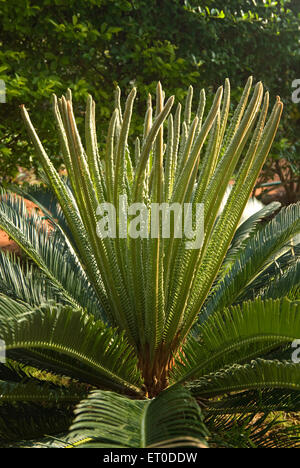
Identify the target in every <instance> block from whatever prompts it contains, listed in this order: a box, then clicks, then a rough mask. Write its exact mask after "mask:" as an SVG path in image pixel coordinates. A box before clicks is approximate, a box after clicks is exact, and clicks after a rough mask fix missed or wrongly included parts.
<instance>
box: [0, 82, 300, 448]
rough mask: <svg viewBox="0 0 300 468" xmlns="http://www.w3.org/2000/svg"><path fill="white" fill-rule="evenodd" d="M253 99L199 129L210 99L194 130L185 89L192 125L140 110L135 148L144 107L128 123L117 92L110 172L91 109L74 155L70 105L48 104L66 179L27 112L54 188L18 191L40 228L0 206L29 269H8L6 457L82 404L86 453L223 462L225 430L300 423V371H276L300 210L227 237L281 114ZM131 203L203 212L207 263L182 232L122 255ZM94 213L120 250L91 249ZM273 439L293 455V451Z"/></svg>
mask: <svg viewBox="0 0 300 468" xmlns="http://www.w3.org/2000/svg"><path fill="white" fill-rule="evenodd" d="M251 87H252V79H251V78H250V79H249V80H248V82H247V84H246V86H245V89H244V92H243V94H242V97H241V100H240V103H239V105H238V106H237V108H236V109H235V111H234V112H233V113H232V114H231V109H230V85H229V81H228V80H226V82H225V88H224V95H223V88H222V87H221V88H219V89H218V90H217V92H216V95H215V97H214V100H213V103H212V105H211V107H210V109H209V110H208V112H206V109H205V108H206V98H205V92H204V90H202V91H201V93H200V100H199V105H198V108H197V111H196V113H195V114H193V111H192V97H193V89H192V88H191V87H190V89H189V90H188V94H187V98H186V103H185V109H184V112H183V113H181V105H180V104H178V106H177V108H176V111H175V112H174V114H172V113H171V111H172V108H173V104H174V98H173V97H171V98H169V99H168V100H167V102H164V101H165V99H164V93H163V91H162V88H161V85H160V84H158V86H157V94H156V106H155V114H154V116H153V108H152V103H151V97H150V96H149V98H148V101H147V111H146V116H145V124H144V132H143V135H142V136H141V137H140V138H136V140H135V141H134V143H133V142H132V141H130V139H129V140H128V135H129V130H130V122H131V116H132V110H133V105H134V100H135V97H136V90H135V89H133V90H132V91H131V92H130V94H129V96H128V98H127V100H126V104H125V109H124V113H123V112H122V109H121V104H120V91H119V89H117V90H116V99H115V104H116V105H115V110H114V112H113V114H112V117H111V120H110V123H109V127H108V134H107V138H106V150H105V152H104V154H102V153H101V154H99V150H98V145H97V141H96V128H95V103H94V102H93V100H92V98H91V97H90V96H89V97H88V100H87V108H86V117H85V143H82V141H81V139H80V136H79V132H78V129H77V126H76V122H75V118H74V114H73V105H72V97H71V92H70V91H68V92H67V95H66V97H62V98H61V99H57V98H56V96H54V97H53V111H54V116H55V120H56V124H57V130H58V136H59V139H60V144H61V152H62V155H63V158H64V163H65V166H66V169H67V173H68V177H67V178H65V177H61V176H59V174H58V173H57V172H56V170H55V169H54V167H53V165H52V163H51V161H50V159H49V157H48V156H47V153H46V151H45V149H44V148H43V146H42V144H41V142H40V140H39V138H38V136H37V134H36V132H35V130H34V127H33V125H32V124H31V121H30V119H29V116H28V114H27V111H26V110H25V108H24V107H23V108H22V115H23V118H24V121H25V124H26V127H27V129H28V131H29V134H30V137H31V139H32V141H33V143H34V146H35V149H36V153H37V155H38V158H39V160H40V163H41V165H42V167H43V178H44V180H45V183H46V185H47V186H46V187H44V186H41V187H30V188H28V190H27V191H26V192H25V189H23V190H21V189H20V188H18V189H15V190H16V191H17V192H18V194H23V195H24V196H25V197H27V198H30V199H31V200H33V201H34V202H36V203H37V205H38V206H39V208H40V209H41V210H42V215H40V214H38V213H33V214H29V213H28V212H27V211H26V208H25V205H24V202H23V201H22V199H21V198H20V197H19V195H18V196H17V195H15V194H13V193H12V192H4V191H2V196H1V204H0V227H1V228H2V229H4V230H5V231H6V232H7V233H8V234H9V235H10V237H11V238H12V239H14V240H15V241H16V242H17V243H18V244H19V246H20V247H21V248H22V249H23V251H24V252H25V253H26V255H27V258H28V260H26V261H25V262H20V260H19V259H17V258H15V257H13V256H11V255H8V254H4V253H1V256H0V291H1V295H0V338H1V339H2V340H3V341H2V343H3V346H2V348H3V350H4V349H5V351H6V357H7V360H6V363H2V364H1V366H0V379H1V380H0V386H1V392H0V393H1V397H0V401H1V406H0V434H1V437H2V439H3V440H6V442H7V443H8V442H9V441H10V440H14V439H18V438H21V439H30V438H34V437H38V436H43V435H45V434H48V435H49V434H57V433H61V432H63V431H66V430H67V429H68V427H69V425H70V424H71V421H72V409H73V408H74V405H76V404H77V403H78V406H77V408H76V410H75V414H76V417H75V420H74V421H73V423H72V426H71V430H70V433H69V435H67V436H64V437H66V439H69V440H70V441H71V442H69V443H72V441H74V440H76V438H78V439H84V446H92V447H118V446H121V447H147V446H156V447H161V446H164V447H170V446H184V445H185V446H199V447H203V446H207V444H209V441H210V440H211V441H215V442H216V443H224V444H227V445H228V444H229V445H230V442H228V441H227V442H225V441H224V440H223V441H221V442H220V435H218V434H220V431H222V429H224V428H226V434H230V430H231V429H232V428H233V427H234V424H235V423H240V424H241V426H242V427H246V426H247V424H248V423H249V422H250V420H251V417H250V416H249V414H253V413H255V412H258V411H259V412H261V413H263V412H264V413H266V414H267V413H268V412H269V411H271V410H272V411H273V410H287V411H291V410H297V408H298V407H299V401H300V399H299V385H300V370H299V369H300V368H299V367H298V365H296V364H294V363H292V362H291V361H289V360H286V361H284V360H283V357H284V356H285V354H284V353H285V352H286V351H287V349H288V346H289V345H290V342H291V341H293V340H294V339H297V338H299V337H300V318H299V312H300V311H299V302H298V301H297V298H298V297H299V295H298V288H299V261H298V258H299V246H297V245H294V244H293V242H292V241H291V240H292V239H293V238H294V236H295V235H296V234H297V233H298V232H299V230H300V220H299V211H300V209H299V205H293V206H290V207H288V208H284V209H282V210H281V211H280V212H279V213H278V214H276V215H275V213H276V212H278V211H279V205H278V204H277V203H274V204H272V205H270V206H269V207H266V208H264V209H263V210H261V211H260V212H259V213H256V214H254V215H253V216H252V217H251V218H250V219H248V220H247V221H245V222H244V223H243V224H241V225H240V226H239V227H238V229H237V226H238V225H239V220H240V217H241V215H242V213H243V210H244V208H245V205H246V203H247V200H248V198H249V196H250V194H251V190H252V188H253V185H254V183H255V181H256V178H257V176H258V174H259V172H260V169H261V167H262V165H263V163H264V161H265V159H266V157H267V155H268V153H269V150H270V148H271V145H272V142H273V139H274V137H275V134H276V130H277V127H278V124H279V121H280V116H281V112H282V103H281V102H280V99H279V98H277V99H276V102H275V105H274V107H273V110H272V111H271V113H270V115H269V116H268V107H269V96H268V93H265V95H264V92H263V86H262V84H261V83H258V84H257V85H256V86H255V88H254V91H253V94H252V97H251V98H250V93H251ZM248 101H249V102H248ZM181 114H183V115H181ZM192 115H193V118H192ZM233 174H235V175H236V177H235V184H234V186H233V189H232V191H231V193H230V196H229V198H228V200H227V203H226V205H225V207H224V209H223V211H222V212H221V214H220V206H221V203H222V200H223V198H224V194H225V191H226V188H227V186H228V183H229V181H230V180H231V178H232V177H233ZM124 195H126V200H127V203H128V204H131V205H132V204H134V203H143V204H144V205H145V206H146V207H149V206H150V205H151V203H159V204H161V203H178V204H179V205H181V206H183V205H184V203H193V204H196V203H202V204H203V206H204V221H205V223H204V240H203V243H202V246H201V248H198V249H187V248H186V239H184V238H180V237H176V236H175V232H174V231H175V226H173V228H171V231H170V237H169V238H164V237H163V236H162V233H161V229H159V233H158V235H157V236H156V237H154V238H152V237H150V236H149V237H148V238H142V237H137V238H132V237H130V236H129V235H128V224H126V225H125V226H124V225H122V226H121V224H122V220H121V214H122V213H121V211H120V210H121V208H120V205H119V200H120V197H121V199H122V196H124ZM123 200H125V198H123ZM103 202H109V203H112V204H113V206H115V208H116V222H117V228H118V229H117V232H118V233H119V232H120V231H119V230H120V229H121V230H122V229H123V235H122V236H116V237H111V236H107V237H99V236H98V234H97V231H96V225H97V222H98V221H99V216H98V215H97V208H98V206H99V205H100V204H101V203H103ZM45 218H46V219H47V223H48V226H50V227H48V228H46V227H45ZM269 219H271V221H268V220H269ZM161 222H162V220H160V223H161ZM123 224H124V223H123ZM159 227H160V228H161V226H159ZM124 230H125V235H124ZM277 284H278V288H279V289H278V288H277V287H276V285H277ZM278 291H279V292H278ZM284 296H288V297H284ZM261 297H262V299H261ZM232 392H233V393H232ZM224 395H226V396H225V397H223V396H224ZM215 397H218V398H217V399H216V398H215ZM220 397H222V398H220ZM235 414H236V416H234V417H232V416H231V415H235ZM29 415H30V416H29ZM222 415H226V416H222ZM25 421H26V424H25ZM260 421H262V419H261V420H260ZM263 421H264V420H263ZM247 427H250V428H253V430H252V432H251V430H250V435H249V441H248V442H246V445H247V444H248V443H249V446H251V444H252V445H253V444H256V445H257V446H259V445H263V444H264V443H265V445H268V446H270V445H272V444H273V441H272V440H271V439H270V436H266V430H262V429H260V432H258V429H257V424H251V425H249V426H247ZM263 427H265V428H267V427H269V426H268V424H267V423H266V424H265V425H264V426H263ZM258 434H260V435H261V436H260V437H259V435H258ZM277 434H278V433H277ZM278 437H279V436H278ZM279 439H280V441H281V442H280V443H281V444H289V443H290V437H289V434H286V433H285V434H284V433H282V434H281V437H280V438H278V444H279ZM241 440H242V439H241ZM243 440H245V439H243ZM3 443H4V442H3ZM41 443H42V444H43V443H44V444H46V442H45V440H44V442H41ZM47 443H48V444H49V441H48V442H47ZM50 445H51V444H50ZM62 445H63V442H62Z"/></svg>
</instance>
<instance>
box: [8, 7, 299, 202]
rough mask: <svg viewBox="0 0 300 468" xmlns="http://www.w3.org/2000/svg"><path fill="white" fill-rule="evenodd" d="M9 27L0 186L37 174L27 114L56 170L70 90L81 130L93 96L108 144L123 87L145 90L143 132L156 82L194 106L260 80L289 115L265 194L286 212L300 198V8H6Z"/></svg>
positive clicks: (138, 107)
mask: <svg viewBox="0 0 300 468" xmlns="http://www.w3.org/2000/svg"><path fill="white" fill-rule="evenodd" d="M0 17H1V22H0V23H1V24H0V79H3V80H4V81H5V83H6V92H7V103H6V104H0V181H1V182H2V184H5V183H7V182H10V181H11V180H13V179H14V178H15V177H16V176H17V174H18V173H20V169H19V168H20V167H21V168H25V169H26V170H30V169H36V164H37V163H36V159H35V158H34V156H33V148H32V146H31V144H30V143H29V141H28V138H27V135H26V133H25V130H24V126H23V122H22V121H21V118H20V112H19V108H18V106H19V105H20V104H25V105H26V106H27V107H28V108H29V110H30V113H31V114H32V118H33V121H34V123H35V124H36V126H37V127H38V128H39V134H40V135H41V137H42V140H43V142H44V144H45V146H46V148H47V149H48V151H49V154H50V156H51V158H52V161H53V162H54V163H55V165H56V167H59V166H60V164H61V158H60V154H59V149H58V147H57V137H56V133H55V128H54V123H53V118H52V113H51V104H50V97H51V94H52V93H56V94H58V95H61V94H62V93H64V92H65V91H66V89H67V88H68V87H70V88H71V89H72V91H73V95H74V100H75V101H76V109H77V115H79V124H80V115H81V116H82V117H81V119H83V115H84V111H85V102H84V101H85V98H86V96H87V94H88V93H91V94H92V95H93V97H94V98H95V100H96V103H97V110H96V112H97V121H98V134H99V142H100V145H103V144H104V143H105V133H106V129H107V125H108V118H109V116H110V113H111V112H112V110H113V89H114V86H116V85H117V84H118V85H119V86H120V87H121V89H122V92H123V95H125V93H126V92H128V90H129V89H130V88H131V87H132V86H133V85H135V86H137V87H138V93H139V95H138V96H139V97H138V100H137V103H136V106H135V112H136V113H137V115H138V118H137V120H136V123H135V124H136V128H135V131H136V132H140V131H141V125H142V119H143V112H144V110H145V103H146V99H147V94H148V92H151V93H154V90H155V86H156V83H157V81H158V80H160V81H161V82H162V84H163V87H164V89H165V91H166V94H167V95H170V94H175V95H176V98H177V99H179V100H181V101H182V100H184V97H185V95H186V91H187V87H188V85H189V84H192V85H193V86H194V92H195V95H196V96H197V94H198V93H199V92H200V89H201V88H203V87H204V88H206V89H207V90H212V91H213V90H215V89H216V87H217V86H219V85H220V84H222V83H223V82H224V79H225V78H226V77H229V78H230V81H231V85H232V89H233V90H234V93H236V95H239V94H240V88H241V87H242V86H243V85H244V83H245V81H246V79H247V78H248V76H249V75H251V74H252V75H253V76H254V78H255V80H261V81H263V83H264V85H265V87H266V88H267V89H268V90H269V91H270V93H271V97H272V100H273V101H274V99H275V96H276V95H277V94H279V95H280V96H281V98H282V100H283V102H284V104H285V110H284V117H283V120H282V124H281V128H280V132H279V137H277V140H276V144H275V145H274V148H273V152H272V155H271V159H269V162H268V164H267V165H266V167H265V170H264V172H263V174H262V176H261V179H260V184H265V183H267V184H268V182H269V181H270V180H273V179H274V178H275V180H277V182H278V184H280V185H281V186H282V187H283V190H284V193H283V201H284V202H286V203H288V202H291V201H296V200H297V199H299V160H300V139H299V134H300V103H299V104H296V103H293V102H292V99H291V96H292V92H293V89H292V82H293V81H294V80H295V79H300V43H299V42H300V41H299V39H300V1H299V0H280V1H272V0H241V1H239V0H226V1H224V0H216V1H209V0H205V1H201V0H0ZM273 101H272V102H273ZM234 102H235V94H233V103H234ZM139 119H140V120H139ZM271 188H272V187H271ZM264 190H265V191H268V185H265V189H264ZM266 200H267V199H266Z"/></svg>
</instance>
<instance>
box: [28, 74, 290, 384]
mask: <svg viewBox="0 0 300 468" xmlns="http://www.w3.org/2000/svg"><path fill="white" fill-rule="evenodd" d="M251 88H252V78H251V77H250V78H249V79H248V81H247V84H246V86H245V88H244V91H243V93H242V96H241V99H240V102H239V104H238V105H237V107H236V108H235V110H234V111H232V110H231V109H230V84H229V80H226V81H225V86H224V89H223V87H220V88H219V89H218V90H217V92H216V94H215V96H214V99H213V102H212V105H211V106H210V108H209V109H206V108H207V105H206V96H205V92H204V90H201V92H200V98H199V103H198V107H197V108H195V109H194V110H193V106H192V101H193V88H192V87H190V88H189V90H188V93H187V97H186V102H185V106H184V110H183V112H182V108H181V105H180V104H178V105H177V107H176V109H175V111H174V112H173V113H172V111H173V108H174V97H170V98H169V99H168V100H166V102H165V95H164V92H163V90H162V87H161V84H160V83H158V85H157V90H156V103H155V111H153V106H152V99H151V96H149V97H148V100H147V109H146V114H145V121H144V130H143V135H142V136H140V137H137V138H136V139H135V141H130V139H128V135H129V130H130V125H131V119H132V111H133V106H134V100H135V97H136V89H135V88H134V89H132V90H131V92H130V93H129V95H128V97H127V99H126V103H125V108H124V112H123V110H122V108H121V104H120V102H121V100H120V90H119V88H117V90H116V93H115V110H114V111H113V114H112V117H111V119H110V122H109V126H108V132H107V137H106V149H105V151H104V152H103V154H102V153H101V152H99V148H98V144H97V136H96V125H95V103H94V101H93V99H92V97H91V96H88V99H87V106H86V115H85V141H84V143H83V142H82V140H81V138H80V135H79V132H78V129H77V125H76V121H75V117H74V113H73V104H72V96H71V92H70V91H69V90H68V92H67V94H66V96H65V97H62V98H61V99H57V98H56V96H53V112H54V116H55V121H56V125H57V130H58V137H59V140H60V144H61V153H62V156H63V160H64V164H65V167H66V169H67V172H68V178H69V183H66V182H65V181H64V180H63V179H62V178H61V177H60V176H59V174H58V173H57V171H56V170H55V169H54V167H53V165H52V163H51V160H50V158H49V157H48V155H47V154H46V152H45V150H44V148H43V146H42V144H41V142H40V140H39V138H38V136H37V134H36V132H35V130H34V127H33V125H32V124H31V121H30V119H29V116H28V113H27V111H26V109H25V108H24V107H22V114H23V117H24V120H25V123H26V126H27V129H28V131H29V133H30V136H31V139H32V141H33V143H34V146H35V149H36V152H37V154H38V157H39V160H40V162H41V164H42V167H43V169H44V172H45V174H46V176H47V178H48V181H49V184H50V185H51V186H52V188H53V190H54V192H55V194H56V196H57V198H58V200H59V203H60V205H61V207H62V210H63V212H64V215H65V218H66V220H67V222H68V225H69V228H70V231H71V233H72V237H73V240H74V243H75V245H76V249H77V251H78V252H79V255H80V259H81V261H82V264H83V265H84V267H85V271H86V273H87V275H88V277H89V279H90V281H91V283H92V284H93V286H94V288H95V291H96V293H97V295H98V297H99V300H100V302H101V304H102V306H103V309H104V310H105V313H106V316H107V319H108V321H109V323H110V324H112V325H114V326H117V327H119V328H120V329H122V330H124V331H125V333H126V335H127V337H128V338H129V340H130V341H131V343H132V344H133V345H134V346H135V348H136V350H137V354H138V356H139V365H140V367H141V369H142V370H143V375H144V378H145V384H146V386H148V388H149V387H150V386H151V385H152V386H155V385H157V386H159V387H160V388H163V387H164V386H165V385H166V379H167V374H168V369H169V367H170V366H171V364H172V356H174V353H176V351H177V350H178V349H179V347H180V346H181V344H182V342H183V341H184V340H185V338H186V336H187V334H188V332H189V331H190V329H191V327H192V325H193V323H194V321H195V319H196V317H197V314H198V313H199V311H200V309H201V307H202V305H203V302H204V301H205V299H206V297H207V295H208V293H209V290H210V288H211V286H212V284H213V281H214V279H215V277H216V275H217V273H218V270H219V268H220V266H221V264H222V260H223V258H224V256H225V253H226V251H227V250H228V247H229V246H230V242H231V240H232V237H233V235H234V232H235V230H236V228H237V225H238V223H239V220H240V217H241V215H242V213H243V210H244V208H245V205H246V203H247V200H248V198H249V196H250V194H251V191H252V188H253V186H254V183H255V181H256V179H257V177H258V174H259V172H260V170H261V167H262V165H263V163H264V161H265V159H266V157H267V155H268V153H269V151H270V148H271V145H272V142H273V139H274V137H275V134H276V131H277V127H278V124H279V121H280V116H281V113H282V103H281V102H280V99H279V98H277V99H276V102H275V104H274V106H273V109H272V111H271V112H270V113H269V114H268V108H269V95H268V93H265V94H264V91H263V86H262V84H261V83H257V84H256V86H255V87H254V90H253V92H252V95H251ZM233 175H235V183H234V186H233V189H232V190H231V193H230V196H229V198H228V200H227V203H226V205H225V208H224V210H223V211H222V213H221V215H220V214H219V209H220V205H221V202H222V199H223V197H224V193H225V191H226V188H227V186H228V183H229V182H230V180H231V179H232V178H233ZM123 195H126V197H127V200H128V203H131V204H134V203H144V204H145V205H146V206H150V204H151V203H179V204H180V205H182V206H183V204H184V203H193V204H197V203H201V204H203V206H204V220H205V224H204V241H203V243H202V246H201V248H199V249H193V250H187V249H186V248H185V240H184V239H182V238H178V237H176V235H175V232H174V227H173V229H172V227H171V231H170V236H169V238H167V239H166V238H163V237H162V236H161V235H158V236H157V237H156V238H151V237H148V238H142V237H140V238H135V239H133V238H130V236H128V237H127V238H126V236H125V237H123V238H120V237H115V238H110V237H107V238H99V236H98V235H97V232H96V225H97V207H98V206H99V204H101V203H103V202H109V203H112V204H113V205H114V207H115V210H116V223H117V225H118V227H119V223H120V222H121V221H122V220H121V218H122V217H121V213H120V206H119V197H120V196H123ZM127 228H128V226H125V230H126V229H127ZM123 229H124V226H123ZM158 390H159V389H157V391H158ZM150 393H151V392H150ZM153 393H155V391H153Z"/></svg>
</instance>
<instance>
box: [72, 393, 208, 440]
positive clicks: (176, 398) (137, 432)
mask: <svg viewBox="0 0 300 468" xmlns="http://www.w3.org/2000/svg"><path fill="white" fill-rule="evenodd" d="M75 414H76V418H75V420H74V422H73V424H72V426H71V430H70V435H71V437H74V436H75V437H78V436H79V435H80V434H81V435H84V436H85V437H88V438H90V439H92V440H91V441H90V442H87V443H86V444H84V445H83V446H82V447H92V448H100V447H110V448H115V447H126V448H130V447H139V448H146V447H170V448H171V447H176V446H178V445H179V446H180V447H206V438H207V435H208V433H207V430H206V428H205V426H204V424H203V418H202V415H201V411H200V408H199V406H198V405H197V404H196V402H195V400H194V399H193V398H191V396H190V394H189V392H188V391H187V390H186V389H184V388H183V387H176V388H172V389H170V390H165V391H164V392H162V393H161V394H160V395H159V396H158V397H157V398H156V399H154V400H144V401H139V400H130V399H128V398H125V397H123V396H120V395H117V394H115V393H112V392H103V391H94V392H91V393H90V395H89V397H88V398H87V399H86V400H83V401H82V402H81V403H80V404H79V405H78V406H77V409H76V410H75Z"/></svg>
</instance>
